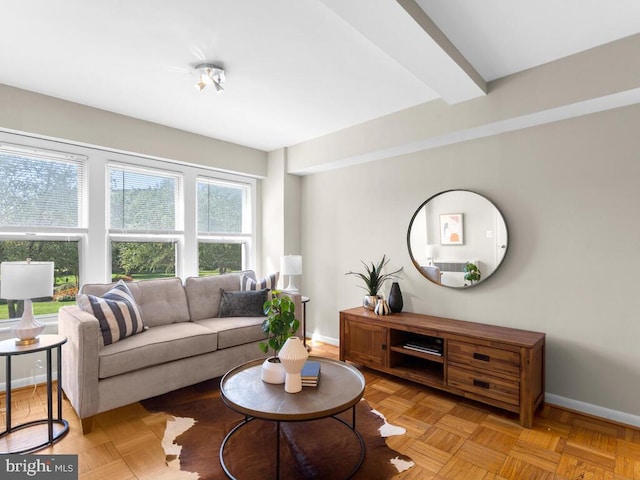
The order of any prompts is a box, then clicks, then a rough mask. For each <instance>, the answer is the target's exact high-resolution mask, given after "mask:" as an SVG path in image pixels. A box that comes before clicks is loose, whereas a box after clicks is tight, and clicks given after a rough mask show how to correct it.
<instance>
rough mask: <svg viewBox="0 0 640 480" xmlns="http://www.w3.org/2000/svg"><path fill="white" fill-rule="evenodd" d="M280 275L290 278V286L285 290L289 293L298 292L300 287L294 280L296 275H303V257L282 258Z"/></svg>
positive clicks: (289, 256) (286, 256)
mask: <svg viewBox="0 0 640 480" xmlns="http://www.w3.org/2000/svg"><path fill="white" fill-rule="evenodd" d="M280 273H281V274H282V275H288V276H289V285H287V287H286V288H285V290H286V291H287V292H297V291H298V287H296V284H295V282H294V280H293V277H294V276H296V275H302V256H301V255H285V256H284V257H282V258H280Z"/></svg>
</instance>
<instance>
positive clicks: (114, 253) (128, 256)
mask: <svg viewBox="0 0 640 480" xmlns="http://www.w3.org/2000/svg"><path fill="white" fill-rule="evenodd" d="M175 275H176V242H116V241H114V242H111V277H112V280H114V281H116V280H119V279H124V280H142V279H144V278H160V277H175Z"/></svg>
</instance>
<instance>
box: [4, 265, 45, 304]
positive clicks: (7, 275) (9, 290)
mask: <svg viewBox="0 0 640 480" xmlns="http://www.w3.org/2000/svg"><path fill="white" fill-rule="evenodd" d="M52 294H53V262H30V261H26V262H2V263H1V264H0V298H5V299H7V300H29V299H32V298H40V297H50V296H51V295H52Z"/></svg>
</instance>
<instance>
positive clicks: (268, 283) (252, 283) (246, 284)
mask: <svg viewBox="0 0 640 480" xmlns="http://www.w3.org/2000/svg"><path fill="white" fill-rule="evenodd" d="M278 278H280V272H276V273H272V274H271V275H267V276H266V277H264V278H261V279H260V280H256V279H255V277H251V276H249V275H244V274H243V275H242V277H241V279H240V282H241V283H240V290H262V289H264V288H266V289H268V290H275V289H276V288H277V287H278Z"/></svg>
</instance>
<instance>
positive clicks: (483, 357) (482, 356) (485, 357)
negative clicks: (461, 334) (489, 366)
mask: <svg viewBox="0 0 640 480" xmlns="http://www.w3.org/2000/svg"><path fill="white" fill-rule="evenodd" d="M473 358H475V359H476V360H481V361H483V362H488V361H489V360H491V357H490V356H489V355H485V354H484V353H478V352H473Z"/></svg>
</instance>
